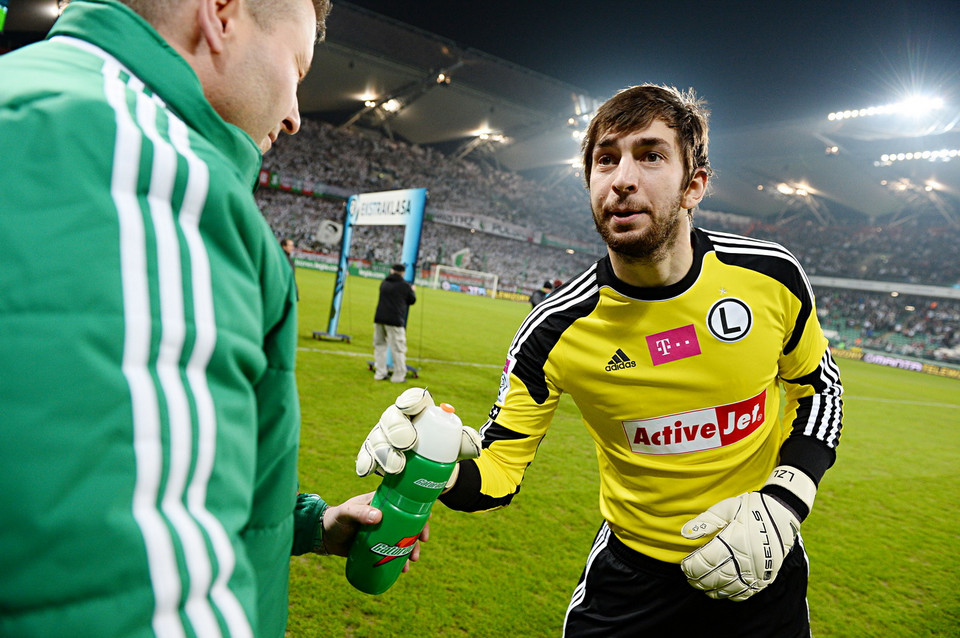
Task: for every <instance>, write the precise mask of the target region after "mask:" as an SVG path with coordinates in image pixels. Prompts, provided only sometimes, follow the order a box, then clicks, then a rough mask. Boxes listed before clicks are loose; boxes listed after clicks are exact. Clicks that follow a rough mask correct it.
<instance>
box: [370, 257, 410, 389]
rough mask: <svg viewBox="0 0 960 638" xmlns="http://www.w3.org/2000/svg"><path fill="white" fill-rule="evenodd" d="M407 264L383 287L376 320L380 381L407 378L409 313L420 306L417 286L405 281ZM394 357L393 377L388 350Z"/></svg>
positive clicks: (397, 267) (376, 376)
mask: <svg viewBox="0 0 960 638" xmlns="http://www.w3.org/2000/svg"><path fill="white" fill-rule="evenodd" d="M404 270H405V268H404V267H403V264H394V265H393V266H391V267H390V274H389V275H387V277H386V278H385V279H384V280H383V281H382V282H381V283H380V299H379V301H378V302H377V312H376V314H375V315H374V317H373V324H374V325H373V360H374V376H373V378H374V379H376V380H378V381H383V380H385V379H387V377H388V376H389V377H390V381H392V382H393V383H403V382H404V380H406V378H407V329H406V326H407V310H408V309H409V307H410V306H412V305H413V304H415V303H416V302H417V294H416V293H415V292H414V286H413V285H412V284H410V283H407V281H406V280H405V279H404V278H403V272H404ZM388 348H389V349H390V351H391V352H392V353H393V374H392V375H390V374H389V372H388V370H387V349H388Z"/></svg>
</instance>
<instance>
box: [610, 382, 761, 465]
mask: <svg viewBox="0 0 960 638" xmlns="http://www.w3.org/2000/svg"><path fill="white" fill-rule="evenodd" d="M766 398H767V391H766V390H764V391H763V392H761V393H760V394H758V395H757V396H755V397H752V398H750V399H746V400H744V401H737V402H736V403H728V404H726V405H718V406H715V407H712V408H704V409H702V410H691V411H690V412H681V413H680V414H668V415H665V416H658V417H654V418H652V419H638V420H635V421H624V422H623V430H624V433H625V434H626V436H627V443H628V444H629V445H630V449H631V450H633V451H634V452H636V453H637V454H686V453H690V452H702V451H704V450H712V449H715V448H719V447H725V446H727V445H732V444H733V443H736V442H737V441H740V440H742V439H744V438H746V437H747V436H749V435H750V434H752V433H753V432H755V431H756V430H757V428H759V427H760V426H761V425H762V424H763V421H764V417H765V414H764V406H765V405H766Z"/></svg>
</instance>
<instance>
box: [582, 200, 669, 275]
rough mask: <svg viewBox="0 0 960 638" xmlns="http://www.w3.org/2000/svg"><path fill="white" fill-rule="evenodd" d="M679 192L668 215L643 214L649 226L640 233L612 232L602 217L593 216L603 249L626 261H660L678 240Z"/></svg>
mask: <svg viewBox="0 0 960 638" xmlns="http://www.w3.org/2000/svg"><path fill="white" fill-rule="evenodd" d="M681 197H682V193H680V194H678V195H677V197H676V199H675V200H674V201H673V202H671V204H670V207H669V209H670V213H669V214H667V215H663V214H657V211H652V212H651V211H647V212H645V213H643V214H645V215H648V216H649V217H650V223H649V225H648V226H647V228H645V229H643V230H631V231H629V232H625V233H616V232H614V231H613V230H611V228H610V226H609V225H608V224H606V223H605V222H606V221H607V219H606V218H603V217H601V215H602V212H601V215H598V214H597V213H594V214H593V223H594V225H595V226H596V228H597V232H598V233H600V237H601V238H602V239H603V241H604V243H605V244H606V245H607V247H608V248H609V249H610V250H612V251H613V252H615V253H617V254H618V255H620V256H621V257H623V258H624V260H626V261H632V262H642V263H651V262H657V261H661V260H662V259H664V258H665V257H666V256H667V254H669V252H670V250H671V248H672V247H673V246H674V245H675V244H676V243H677V240H678V239H679V238H680V228H681V225H680V220H681V216H682V215H684V214H686V211H684V210H683V209H682V208H681V207H680V200H681Z"/></svg>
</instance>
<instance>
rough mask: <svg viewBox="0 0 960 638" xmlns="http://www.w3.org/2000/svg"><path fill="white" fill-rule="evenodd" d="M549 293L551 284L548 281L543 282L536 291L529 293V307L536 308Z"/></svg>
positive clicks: (551, 289)
mask: <svg viewBox="0 0 960 638" xmlns="http://www.w3.org/2000/svg"><path fill="white" fill-rule="evenodd" d="M551 292H553V284H552V283H550V282H549V281H545V282H543V285H542V286H540V288H539V289H538V290H534V291H533V292H532V293H530V299H529V301H530V307H531V308H536V307H537V304H539V303H541V302H542V301H543V300H544V299H546V298H547V295H549V294H550V293H551Z"/></svg>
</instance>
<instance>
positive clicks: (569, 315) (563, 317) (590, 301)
mask: <svg viewBox="0 0 960 638" xmlns="http://www.w3.org/2000/svg"><path fill="white" fill-rule="evenodd" d="M604 259H607V258H606V257H604ZM601 261H602V260H601ZM596 273H597V267H596V264H594V265H593V266H591V267H590V268H589V269H588V270H587V271H586V272H584V273H582V274H581V275H579V276H577V277H576V278H574V279H572V280H570V281H569V282H567V283H565V284H564V285H563V286H562V287H561V288H559V289H557V291H556V292H555V293H553V294H552V295H550V296H548V297H547V300H546V301H544V302H543V303H541V304H539V305H538V306H537V307H536V308H534V309H533V311H532V312H531V313H530V314H529V315H528V316H527V318H526V320H525V321H524V322H523V324H522V325H521V326H520V329H519V330H518V331H517V335H516V336H515V337H514V340H513V343H512V344H511V345H510V352H509V356H510V357H511V358H512V359H513V360H514V361H516V364H515V365H514V367H513V374H515V375H516V376H517V378H519V379H520V381H522V382H523V384H524V385H525V386H526V388H527V392H528V393H529V394H530V397H531V398H532V399H533V400H534V401H536V402H537V403H541V404H542V403H543V402H544V401H546V400H547V396H548V395H549V392H548V390H547V381H546V377H545V376H544V372H543V366H544V365H545V364H546V362H547V358H548V357H549V356H550V352H551V350H553V348H554V346H556V345H557V342H559V341H560V337H561V336H563V333H564V331H565V330H566V329H567V328H569V327H570V325H571V324H572V323H573V322H574V321H576V320H577V319H580V318H581V317H586V316H587V315H589V314H590V313H591V312H592V311H593V309H594V308H596V306H597V303H598V302H599V301H600V290H599V288H598V286H597V275H596Z"/></svg>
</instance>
